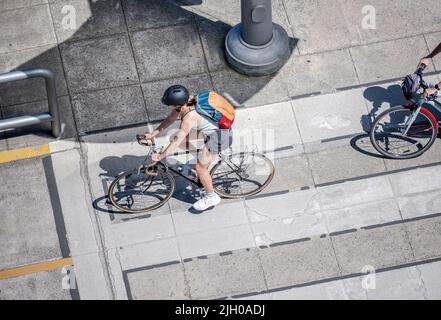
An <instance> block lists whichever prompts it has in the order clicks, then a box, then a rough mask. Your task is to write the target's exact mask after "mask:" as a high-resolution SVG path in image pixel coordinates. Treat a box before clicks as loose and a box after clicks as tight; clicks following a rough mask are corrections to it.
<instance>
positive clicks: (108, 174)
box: [93, 155, 205, 217]
mask: <svg viewBox="0 0 441 320" xmlns="http://www.w3.org/2000/svg"><path fill="white" fill-rule="evenodd" d="M143 163H150V159H149V158H148V157H146V156H134V155H124V156H121V157H118V156H109V157H106V158H104V159H102V160H101V161H100V163H99V166H100V168H101V169H102V172H101V173H100V178H101V179H102V184H103V193H104V194H105V195H104V196H102V197H99V198H97V199H95V200H94V201H93V206H94V208H95V209H96V210H97V211H100V212H104V213H108V214H112V215H115V214H121V215H127V213H125V212H122V211H118V210H115V208H114V207H113V206H112V205H111V204H110V202H109V201H108V199H107V192H108V188H109V186H110V184H111V183H112V182H113V180H114V179H116V178H117V177H118V176H119V175H121V174H122V173H123V172H125V171H127V170H131V169H133V168H136V167H138V166H140V165H141V164H143ZM170 173H171V174H172V175H173V178H174V179H175V190H174V192H173V194H172V197H171V198H170V200H169V201H172V202H173V201H175V202H178V203H179V204H180V205H184V206H188V205H192V204H193V203H194V202H196V201H197V200H199V196H200V191H199V190H198V188H197V187H196V186H194V185H192V184H191V183H190V182H189V181H187V180H185V179H184V178H182V177H180V176H178V175H177V174H175V173H173V172H171V171H170ZM188 212H189V213H192V214H200V213H201V212H198V211H196V210H193V209H191V208H190V209H188ZM204 212H205V211H204ZM142 215H143V216H144V217H150V216H151V214H142Z"/></svg>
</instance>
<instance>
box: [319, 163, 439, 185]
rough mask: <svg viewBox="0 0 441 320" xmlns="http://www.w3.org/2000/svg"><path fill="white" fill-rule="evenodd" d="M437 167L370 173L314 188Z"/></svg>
mask: <svg viewBox="0 0 441 320" xmlns="http://www.w3.org/2000/svg"><path fill="white" fill-rule="evenodd" d="M439 165H441V161H440V162H432V163H428V164H423V165H418V166H412V167H407V168H401V169H396V170H391V171H383V172H377V173H371V174H367V175H363V176H358V177H352V178H347V179H342V180H335V181H330V182H325V183H319V184H316V185H315V187H316V188H323V187H328V186H332V185H336V184H342V183H346V182H353V181H359V180H364V179H369V178H376V177H381V176H388V175H391V174H395V173H401V172H406V171H411V170H415V169H425V168H430V167H436V166H439Z"/></svg>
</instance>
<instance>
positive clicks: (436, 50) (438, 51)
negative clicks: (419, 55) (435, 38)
mask: <svg viewBox="0 0 441 320" xmlns="http://www.w3.org/2000/svg"><path fill="white" fill-rule="evenodd" d="M439 53H441V43H440V44H439V45H438V46H437V47H436V48H435V49H434V50H433V51H432V53H431V54H429V55H428V56H427V57H426V58H427V59H431V58H433V57H435V56H436V55H438V54H439Z"/></svg>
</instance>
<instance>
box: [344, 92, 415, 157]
mask: <svg viewBox="0 0 441 320" xmlns="http://www.w3.org/2000/svg"><path fill="white" fill-rule="evenodd" d="M363 95H364V98H365V99H366V101H368V102H369V104H370V105H371V110H370V111H369V113H367V114H365V115H363V116H361V119H360V124H361V127H362V129H363V131H364V132H366V134H360V135H358V136H356V137H354V138H352V140H351V142H350V143H351V146H352V148H354V149H355V150H357V151H358V152H360V153H363V154H366V155H369V156H372V157H377V158H384V157H383V156H382V155H379V154H378V153H377V152H376V151H375V149H374V148H373V147H372V144H371V142H370V139H369V131H370V129H371V126H372V124H373V122H374V120H375V118H376V117H377V116H378V115H379V114H380V113H381V112H383V111H385V110H387V109H389V108H393V107H396V106H401V105H403V104H406V103H407V100H406V99H405V97H404V95H403V92H402V90H401V87H400V86H399V85H397V84H394V85H391V86H389V87H387V88H385V87H380V86H374V87H369V88H367V89H366V90H365V91H364V93H363ZM395 120H398V119H394V121H395Z"/></svg>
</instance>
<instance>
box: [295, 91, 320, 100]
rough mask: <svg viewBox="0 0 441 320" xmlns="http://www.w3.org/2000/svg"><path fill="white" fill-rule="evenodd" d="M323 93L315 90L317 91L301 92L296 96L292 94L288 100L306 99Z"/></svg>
mask: <svg viewBox="0 0 441 320" xmlns="http://www.w3.org/2000/svg"><path fill="white" fill-rule="evenodd" d="M321 94H322V92H321V91H315V92H311V93H305V94H299V95H296V96H290V100H288V101H293V100H299V99H305V98H311V97H315V96H319V95H321Z"/></svg>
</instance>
